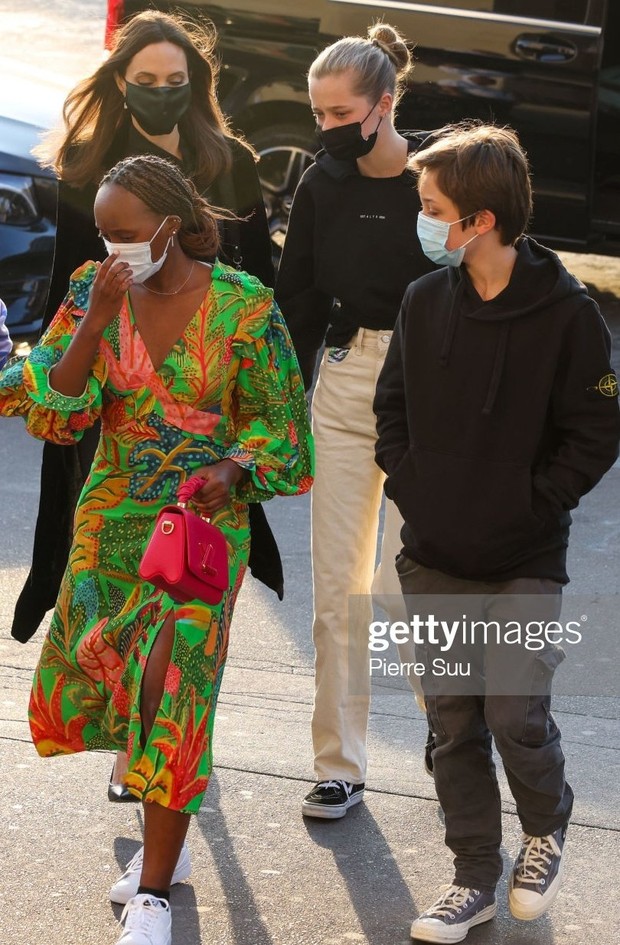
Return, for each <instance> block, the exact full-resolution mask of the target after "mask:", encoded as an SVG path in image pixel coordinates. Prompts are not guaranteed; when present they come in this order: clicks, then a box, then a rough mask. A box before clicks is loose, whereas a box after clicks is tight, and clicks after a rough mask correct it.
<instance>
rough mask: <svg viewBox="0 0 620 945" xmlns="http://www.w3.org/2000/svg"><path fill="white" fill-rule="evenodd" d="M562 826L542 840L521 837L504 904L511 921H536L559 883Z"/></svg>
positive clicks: (562, 850)
mask: <svg viewBox="0 0 620 945" xmlns="http://www.w3.org/2000/svg"><path fill="white" fill-rule="evenodd" d="M565 839H566V826H564V827H559V828H558V830H556V831H555V833H550V834H548V835H547V836H546V837H531V836H530V835H529V834H528V833H524V834H523V842H522V844H521V850H520V852H519V856H518V857H517V859H516V860H515V864H514V867H513V869H512V875H511V877H510V884H509V892H508V904H509V906H510V911H511V912H512V914H513V916H514V917H515V919H523V920H524V921H529V920H530V919H537V918H538V916H539V915H542V914H543V912H546V911H547V909H548V908H549V906H550V905H551V903H552V902H553V900H554V899H555V897H556V896H557V894H558V892H559V890H560V885H561V883H562V853H563V852H564V841H565Z"/></svg>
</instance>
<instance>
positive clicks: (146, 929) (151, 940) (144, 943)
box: [116, 894, 172, 945]
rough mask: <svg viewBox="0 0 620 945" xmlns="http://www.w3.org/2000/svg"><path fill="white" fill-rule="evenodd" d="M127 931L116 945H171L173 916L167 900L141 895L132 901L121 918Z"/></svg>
mask: <svg viewBox="0 0 620 945" xmlns="http://www.w3.org/2000/svg"><path fill="white" fill-rule="evenodd" d="M121 922H124V923H125V931H124V932H123V934H122V935H121V937H120V938H119V940H118V942H117V943H116V945H171V943H172V916H171V915H170V906H169V905H168V903H167V902H166V900H165V899H158V898H156V897H155V896H146V895H143V894H140V895H139V896H134V897H133V899H130V900H129V902H128V903H127V905H126V906H125V908H124V909H123V914H122V916H121Z"/></svg>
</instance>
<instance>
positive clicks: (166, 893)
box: [138, 886, 170, 903]
mask: <svg viewBox="0 0 620 945" xmlns="http://www.w3.org/2000/svg"><path fill="white" fill-rule="evenodd" d="M142 895H144V896H155V898H156V899H165V900H166V902H167V903H170V890H169V889H151V887H150V886H138V896H142Z"/></svg>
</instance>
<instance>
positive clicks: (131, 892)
mask: <svg viewBox="0 0 620 945" xmlns="http://www.w3.org/2000/svg"><path fill="white" fill-rule="evenodd" d="M143 858H144V847H140V849H139V850H138V852H137V853H136V854H135V855H134V856H133V857H132V858H131V860H130V861H129V863H128V864H127V869H126V870H125V872H124V873H123V875H122V876H121V878H120V879H119V880H117V881H116V882H115V883H114V885H113V886H112V889H111V890H110V899H111V901H112V902H120V903H121V905H124V904H125V903H126V902H129V900H130V899H133V898H134V896H137V895H138V886H139V885H140V874H141V873H142V860H143ZM191 872H192V861H191V859H190V855H189V850H188V848H187V844H186V843H184V844H183V846H182V847H181V853H180V854H179V859H178V860H177V865H176V866H175V868H174V873H173V874H172V879H171V880H170V885H171V886H174V884H175V883H182V882H183V880H184V879H188V878H189V876H190V875H191Z"/></svg>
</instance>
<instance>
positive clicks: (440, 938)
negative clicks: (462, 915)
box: [411, 902, 497, 945]
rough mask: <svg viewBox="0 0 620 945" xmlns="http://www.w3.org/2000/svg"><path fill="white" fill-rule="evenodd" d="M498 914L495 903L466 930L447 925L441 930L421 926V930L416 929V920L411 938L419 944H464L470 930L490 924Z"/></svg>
mask: <svg viewBox="0 0 620 945" xmlns="http://www.w3.org/2000/svg"><path fill="white" fill-rule="evenodd" d="M496 914H497V903H496V902H494V903H493V904H492V905H490V906H487V907H486V909H483V910H482V912H479V913H478V915H477V916H475V917H474V918H473V919H472V920H471V921H470V922H468V923H467V928H466V929H464V927H463V926H461V927H460V928H459V927H458V926H456V925H453V926H449V925H445V926H443V928H441V926H440V925H439V924H438V925H436V926H434V927H432V928H429V927H428V926H427V927H426V928H424V926H421V927H420V928H419V929H416V927H415V926H416V922H417V921H418V920H417V919H416V922H414V923H413V925H412V926H411V938H412V939H414V940H415V941H417V942H434V943H436V945H446V943H447V945H452V943H453V942H462V941H463V939H464V938H466V937H467V933H468V932H469V930H470V929H473V928H474V926H476V925H482V923H483V922H489V921H490V920H491V919H494V918H495V916H496Z"/></svg>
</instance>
